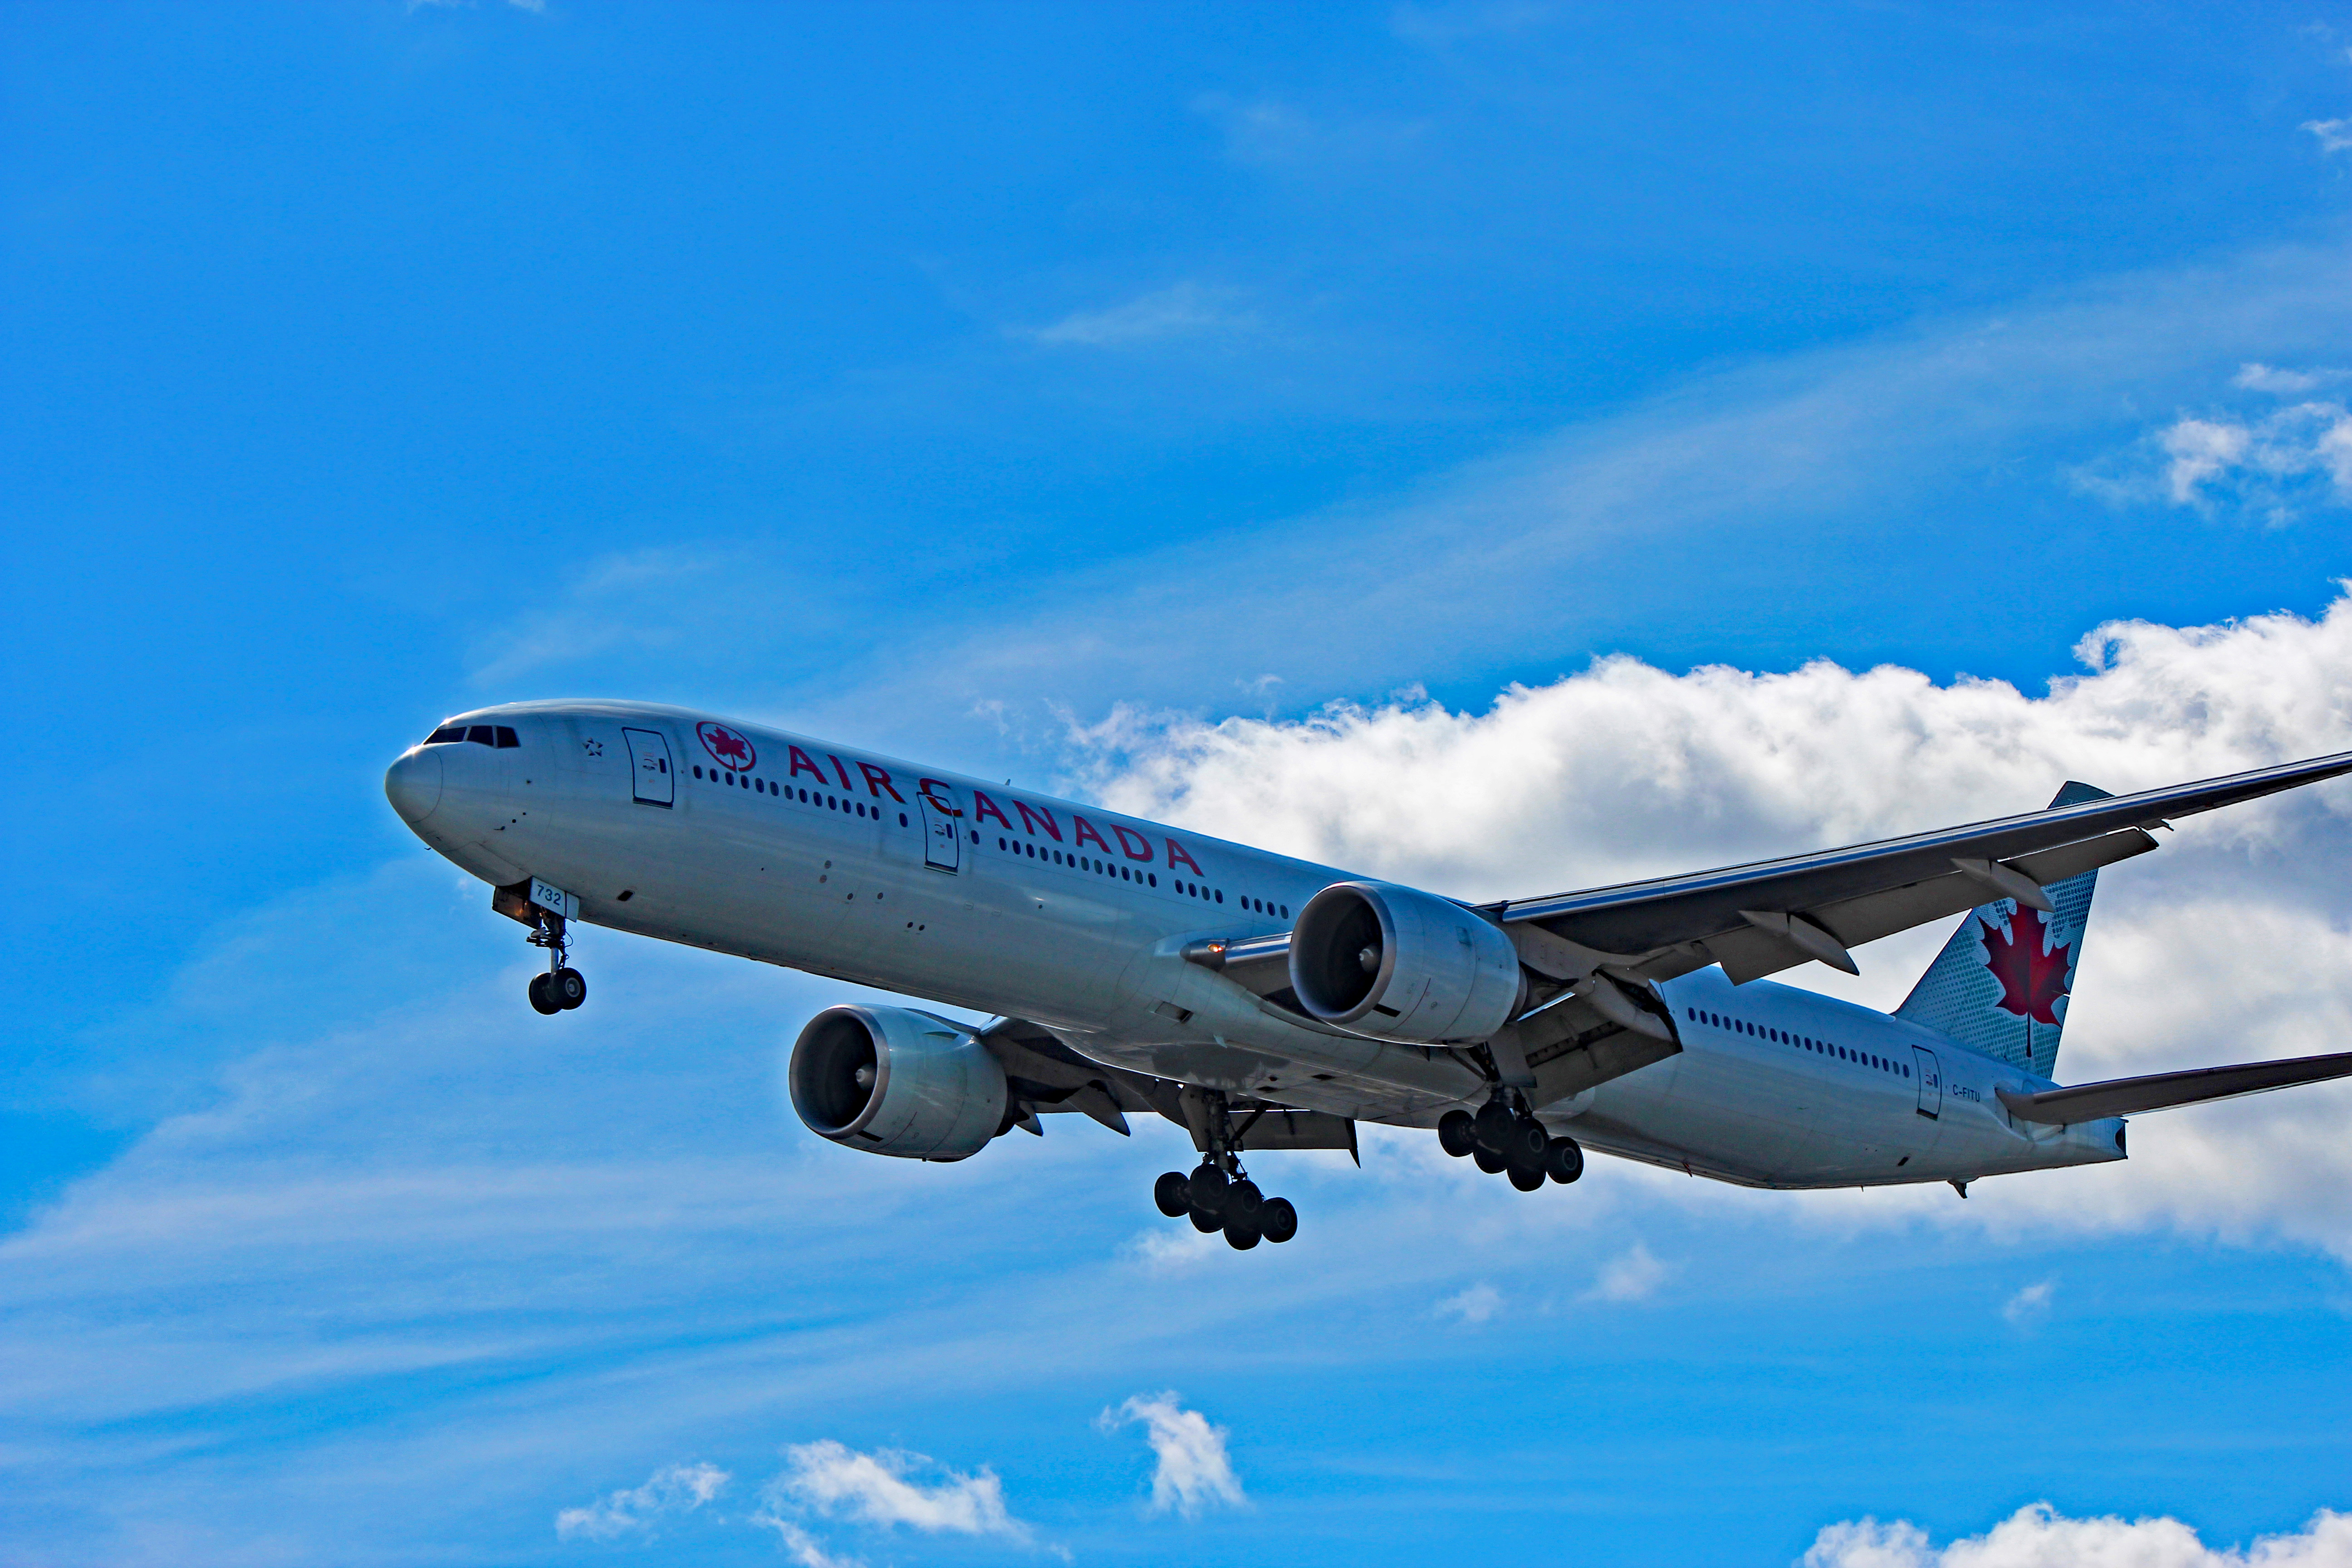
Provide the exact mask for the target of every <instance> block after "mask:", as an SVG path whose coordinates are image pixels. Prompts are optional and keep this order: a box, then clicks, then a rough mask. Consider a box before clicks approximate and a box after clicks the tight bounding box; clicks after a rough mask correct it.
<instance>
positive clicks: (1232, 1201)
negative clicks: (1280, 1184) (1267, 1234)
mask: <svg viewBox="0 0 2352 1568" xmlns="http://www.w3.org/2000/svg"><path fill="white" fill-rule="evenodd" d="M1264 1207H1265V1194H1264V1193H1261V1192H1259V1191H1258V1189H1257V1184H1256V1183H1255V1182H1253V1181H1251V1180H1250V1179H1249V1178H1248V1177H1247V1176H1244V1177H1243V1178H1242V1179H1241V1180H1240V1181H1238V1182H1235V1183H1234V1184H1233V1185H1232V1186H1230V1187H1227V1188H1226V1189H1225V1208H1224V1215H1225V1226H1226V1228H1227V1229H1228V1230H1230V1229H1231V1228H1232V1227H1233V1226H1236V1225H1239V1226H1246V1227H1248V1228H1249V1229H1252V1230H1255V1229H1257V1228H1258V1211H1259V1210H1260V1209H1262V1208H1264Z"/></svg>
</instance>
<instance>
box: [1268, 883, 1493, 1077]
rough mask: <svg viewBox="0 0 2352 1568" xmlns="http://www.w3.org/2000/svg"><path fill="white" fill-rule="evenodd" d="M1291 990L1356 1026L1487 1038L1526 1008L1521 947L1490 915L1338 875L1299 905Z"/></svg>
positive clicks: (1430, 1036) (1328, 1017)
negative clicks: (1481, 915)
mask: <svg viewBox="0 0 2352 1568" xmlns="http://www.w3.org/2000/svg"><path fill="white" fill-rule="evenodd" d="M1290 988H1291V990H1292V991H1294V992H1296V993H1297V996H1298V1001H1299V1005H1301V1006H1303V1007H1305V1008H1306V1009H1307V1012H1308V1013H1309V1014H1311V1015H1312V1016H1315V1017H1318V1018H1320V1019H1321V1020H1322V1021H1323V1022H1325V1023H1327V1024H1334V1025H1337V1026H1339V1027H1341V1028H1343V1029H1347V1030H1349V1032H1351V1033H1353V1034H1359V1035H1371V1036H1374V1037H1378V1038H1381V1039H1384V1040H1410V1041H1412V1042H1413V1043H1415V1044H1416V1045H1433V1044H1435V1043H1436V1042H1438V1041H1440V1040H1483V1039H1486V1038H1487V1037H1489V1036H1491V1035H1493V1034H1494V1033H1495V1031H1496V1030H1497V1029H1499V1028H1501V1027H1502V1026H1504V1025H1505V1024H1507V1023H1509V1022H1510V1021H1511V1019H1512V1017H1513V1016H1515V1015H1516V1014H1517V1012H1518V1009H1519V997H1520V994H1521V992H1522V984H1521V980H1520V975H1519V954H1518V950H1517V948H1515V947H1513V946H1512V945H1511V939H1510V938H1509V937H1507V936H1505V935H1504V934H1503V933H1502V931H1499V930H1497V929H1496V927H1495V926H1493V925H1491V924H1489V923H1488V922H1487V921H1483V920H1481V919H1479V918H1478V917H1477V916H1476V915H1475V914H1473V913H1471V912H1470V911H1469V910H1465V909H1464V908H1463V907H1462V906H1461V905H1459V904H1456V903H1452V902H1450V901H1448V900H1444V899H1441V898H1437V897H1434V896H1433V895H1432V894H1429V893H1424V892H1421V891H1419V890H1418V889H1412V888H1400V887H1397V886H1396V885H1394V884H1393V883H1389V882H1334V883H1332V884H1331V886H1329V887H1328V888H1326V889H1323V890H1322V891H1321V892H1319V893H1318V894H1316V895H1315V896H1314V897H1313V898H1311V899H1309V900H1307V907H1306V908H1305V909H1303V910H1299V911H1298V923H1297V926H1296V927H1294V928H1293V929H1292V931H1291V936H1290Z"/></svg>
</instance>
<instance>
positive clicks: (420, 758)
mask: <svg viewBox="0 0 2352 1568" xmlns="http://www.w3.org/2000/svg"><path fill="white" fill-rule="evenodd" d="M383 795H384V798H385V799H386V800H389V801H390V802H392V809H393V810H394V811H396V812H398V813H400V819H401V820H402V821H403V822H405V823H406V824H408V826H411V827H415V826H418V825H419V824H421V823H422V822H424V820H425V818H426V817H428V816H432V815H433V808H434V807H435V806H437V805H440V804H441V753H440V752H436V751H432V750H429V749H427V748H423V747H420V748H418V749H417V750H415V751H413V752H408V753H407V754H405V755H404V756H403V757H402V758H401V759H400V761H398V762H396V763H393V764H392V766H391V767H390V768H388V769H386V770H385V771H384V775H383Z"/></svg>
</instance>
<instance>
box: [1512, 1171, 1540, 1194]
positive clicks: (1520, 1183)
mask: <svg viewBox="0 0 2352 1568" xmlns="http://www.w3.org/2000/svg"><path fill="white" fill-rule="evenodd" d="M1543 1184H1544V1173H1542V1172H1541V1171H1537V1170H1530V1169H1529V1168H1528V1167H1527V1166H1525V1165H1514V1166H1512V1167H1511V1185H1513V1186H1515V1187H1517V1188H1518V1189H1519V1191H1521V1192H1523V1193H1531V1192H1534V1191H1535V1190H1536V1189H1537V1188H1538V1187H1540V1186H1542V1185H1543Z"/></svg>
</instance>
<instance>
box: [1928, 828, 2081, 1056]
mask: <svg viewBox="0 0 2352 1568" xmlns="http://www.w3.org/2000/svg"><path fill="white" fill-rule="evenodd" d="M2106 798H2107V792H2106V791H2105V790H2103V789H2094V788H2092V787H2091V786H2090V785H2089V784H2075V783H2072V782H2069V783H2068V784H2066V786H2065V787H2064V788H2063V789H2061V790H2060V791H2059V792H2058V795H2057V797H2056V798H2055V799H2053V800H2052V801H2051V803H2050V806H2051V809H2053V810H2055V809H2057V808H2058V807H2059V806H2062V805H2079V804H2080V803H2082V802H2084V801H2086V800H2105V799H2106ZM2098 880H2099V874H2098V873H2097V872H2096V871H2085V872H2084V873H2083V874H2082V875H2081V876H2079V877H2070V878H2068V879H2066V880H2065V881H2063V882H2053V883H2052V884H2051V885H2050V887H2049V888H2048V889H2045V890H2046V891H2047V892H2048V893H2049V895H2050V902H2051V904H2052V905H2053V912H2051V913H2049V914H2043V913H2042V911H2041V910H2029V909H2023V908H2021V907H2020V906H2019V905H2018V903H2017V900H2014V899H2000V900H1996V901H1995V902H1992V903H1990V904H1985V905H1983V906H1981V907H1979V908H1978V909H1976V910H1970V911H1969V917H1968V919H1966V920H1964V921H1961V922H1960V929H1959V930H1958V931H1954V932H1953V933H1952V938H1951V940H1950V941H1949V942H1946V943H1945V944H1944V951H1943V952H1939V953H1937V955H1936V962H1935V963H1931V964H1929V965H1928V966H1927V973H1925V974H1922V975H1921V976H1919V984H1916V985H1915V986H1913V987H1912V988H1911V994H1910V995H1909V996H1907V997H1906V998H1905V999H1904V1002H1903V1005H1901V1006H1900V1007H1897V1008H1896V1009H1895V1016H1896V1017H1898V1018H1904V1019H1907V1020H1908V1021H1910V1022H1911V1023H1914V1024H1919V1025H1923V1026H1926V1027H1927V1028H1930V1029H1937V1030H1940V1031H1942V1032H1943V1033H1945V1034H1947V1035H1949V1036H1951V1037H1953V1038H1954V1039H1956V1040H1958V1041H1959V1042H1960V1043H1961V1044H1962V1045H1964V1046H1967V1047H1970V1048H1972V1049H1975V1050H1979V1051H1982V1052H1983V1053H1984V1054H1985V1055H1987V1056H1989V1057H1992V1058H1996V1059H1997V1060H2000V1061H2005V1062H2009V1063H2011V1064H2012V1065H2013V1066H2016V1067H2021V1068H2026V1069H2027V1070H2028V1071H2030V1072H2034V1073H2038V1074H2040V1075H2041V1076H2042V1077H2043V1078H2049V1077H2051V1076H2052V1074H2053V1072H2054V1071H2055V1069H2056V1068H2057V1065H2058V1038H2059V1036H2060V1035H2061V1034H2062V1033H2063V1032H2064V1030H2065V1027H2066V1007H2067V998H2068V996H2069V995H2070V994H2072V993H2073V991H2074V965H2075V963H2077V962H2078V961H2079V960H2080V959H2081V957H2082V955H2083V928H2084V925H2085V924H2086V923H2087V922H2088V921H2089V920H2090V918H2091V894H2092V892H2093V890H2094V889H2095V888H2096V887H2097V885H2098Z"/></svg>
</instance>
